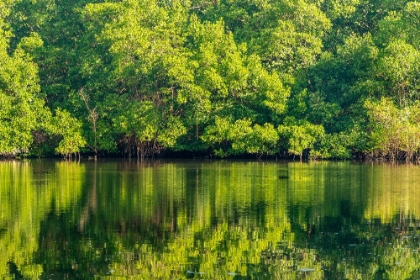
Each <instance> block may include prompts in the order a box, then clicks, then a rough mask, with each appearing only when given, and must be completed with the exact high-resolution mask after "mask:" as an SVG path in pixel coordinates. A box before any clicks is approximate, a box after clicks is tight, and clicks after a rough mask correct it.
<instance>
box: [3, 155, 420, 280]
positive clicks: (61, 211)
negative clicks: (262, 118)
mask: <svg viewBox="0 0 420 280" xmlns="http://www.w3.org/2000/svg"><path fill="white" fill-rule="evenodd" d="M419 179H420V167H419V166H417V165H408V164H402V165H391V164H360V163H351V162H313V163H300V162H242V161H170V162H164V161H152V162H145V163H138V162H135V161H134V162H130V161H123V160H121V161H117V160H115V161H98V162H93V161H81V162H65V161H52V160H33V161H23V162H19V161H4V162H0V277H2V278H6V279H7V278H10V279H13V278H30V279H92V278H104V277H109V278H112V279H116V278H119V277H120V278H121V279H125V278H130V277H131V278H133V279H186V278H196V279H302V278H305V279H420V258H419V257H420V256H419V249H420V241H419V234H420V222H419V217H420V180H419Z"/></svg>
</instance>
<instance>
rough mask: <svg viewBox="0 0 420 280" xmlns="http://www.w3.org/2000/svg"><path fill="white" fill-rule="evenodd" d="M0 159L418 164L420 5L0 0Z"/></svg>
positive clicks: (326, 0)
mask: <svg viewBox="0 0 420 280" xmlns="http://www.w3.org/2000/svg"><path fill="white" fill-rule="evenodd" d="M0 11H1V12H0V33H1V34H0V63H1V64H0V155H1V156H17V155H25V156H26V155H27V156H48V155H53V154H62V155H66V156H70V155H72V154H78V153H80V152H82V153H86V154H94V155H106V154H119V155H125V156H130V157H131V156H133V157H139V158H140V157H141V158H143V157H149V156H153V155H157V154H159V153H161V152H162V151H173V152H181V153H182V152H185V153H188V154H191V153H197V154H201V155H207V156H217V157H227V156H233V155H245V154H247V155H249V154H253V155H256V156H263V155H275V156H297V157H302V156H309V157H312V158H351V157H355V156H363V157H370V158H388V159H408V160H411V159H416V158H417V157H418V156H419V148H420V123H419V120H420V106H419V105H420V104H419V93H420V86H419V83H418V82H419V78H420V3H419V2H417V1H402V0H392V1H391V0H381V1H379V0H351V1H342V0H258V1H257V0H238V1H231V0H219V1H217V0H216V1H215V0H211V1H210V0H173V1H171V0H141V1H135V0H125V1H124V0H123V1H100V0H74V1H62V0H14V1H13V0H0Z"/></svg>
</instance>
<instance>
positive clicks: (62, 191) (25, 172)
mask: <svg viewBox="0 0 420 280" xmlns="http://www.w3.org/2000/svg"><path fill="white" fill-rule="evenodd" d="M83 179H84V170H83V168H82V167H81V166H78V165H77V164H75V163H69V162H35V161H34V162H19V161H7V162H0V215H1V216H0V228H1V232H0V275H2V277H6V276H10V277H18V278H19V276H22V277H27V278H37V277H38V276H40V275H41V274H42V266H41V265H40V264H37V263H35V262H34V259H33V257H34V253H35V252H37V250H38V249H39V240H40V238H41V236H40V224H41V222H42V221H43V219H44V218H45V216H46V214H47V213H48V212H49V211H56V212H61V211H65V210H68V209H69V206H70V205H71V204H73V203H76V202H77V201H78V200H79V198H80V195H81V191H82V181H83Z"/></svg>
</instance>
